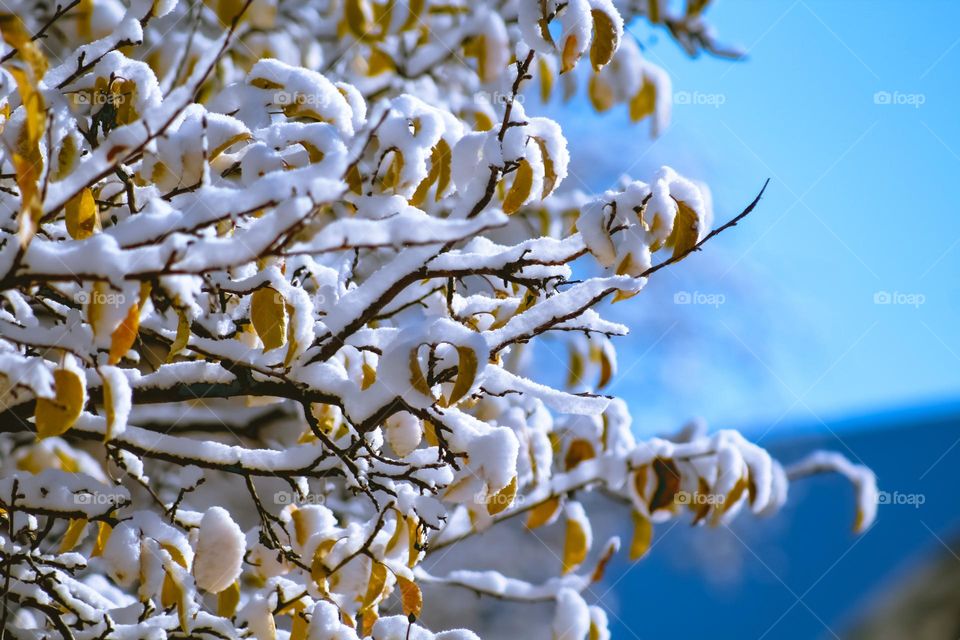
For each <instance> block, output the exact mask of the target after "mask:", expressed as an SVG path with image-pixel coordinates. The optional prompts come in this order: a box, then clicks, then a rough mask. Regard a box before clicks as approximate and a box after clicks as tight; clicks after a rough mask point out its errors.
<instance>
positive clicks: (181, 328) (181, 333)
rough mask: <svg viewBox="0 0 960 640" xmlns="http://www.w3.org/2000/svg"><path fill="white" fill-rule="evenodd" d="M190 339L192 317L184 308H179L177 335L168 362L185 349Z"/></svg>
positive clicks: (168, 355) (171, 346)
mask: <svg viewBox="0 0 960 640" xmlns="http://www.w3.org/2000/svg"><path fill="white" fill-rule="evenodd" d="M189 341H190V318H188V317H187V314H186V312H185V311H184V310H183V309H177V335H176V337H175V338H174V339H173V344H172V345H170V352H169V353H168V354H167V362H172V361H173V359H174V357H176V355H177V354H178V353H180V352H181V351H183V350H184V348H185V347H186V346H187V343H188V342H189Z"/></svg>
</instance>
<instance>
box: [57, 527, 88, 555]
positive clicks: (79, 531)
mask: <svg viewBox="0 0 960 640" xmlns="http://www.w3.org/2000/svg"><path fill="white" fill-rule="evenodd" d="M86 530H87V520H86V518H76V519H73V520H70V524H69V525H67V530H66V531H65V532H64V534H63V540H61V541H60V553H67V552H68V551H70V550H71V549H73V548H74V547H75V546H77V543H78V542H80V538H82V537H83V532H84V531H86Z"/></svg>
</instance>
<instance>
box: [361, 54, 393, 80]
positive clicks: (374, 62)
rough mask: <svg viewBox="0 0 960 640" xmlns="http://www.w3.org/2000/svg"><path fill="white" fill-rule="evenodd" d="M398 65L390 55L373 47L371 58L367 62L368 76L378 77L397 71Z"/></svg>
mask: <svg viewBox="0 0 960 640" xmlns="http://www.w3.org/2000/svg"><path fill="white" fill-rule="evenodd" d="M396 68H397V63H395V62H394V61H393V58H391V57H390V54H388V53H386V52H385V51H384V50H383V49H381V48H379V47H373V49H372V50H371V51H370V57H369V59H368V60H367V75H368V76H371V77H372V76H378V75H380V74H382V73H386V72H388V71H395V70H396Z"/></svg>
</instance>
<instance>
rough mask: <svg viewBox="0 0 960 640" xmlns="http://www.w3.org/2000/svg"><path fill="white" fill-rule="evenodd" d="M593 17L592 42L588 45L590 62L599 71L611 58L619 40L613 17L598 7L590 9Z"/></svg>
mask: <svg viewBox="0 0 960 640" xmlns="http://www.w3.org/2000/svg"><path fill="white" fill-rule="evenodd" d="M590 15H591V16H592V17H593V43H592V44H591V45H590V64H592V65H593V70H594V71H599V70H600V69H601V68H603V66H604V65H606V64H607V63H608V62H610V60H611V59H613V54H614V52H616V50H617V47H618V46H619V45H620V41H619V39H618V38H617V29H616V25H615V24H614V21H613V18H611V17H610V16H608V15H607V14H606V13H604V12H603V11H600V10H599V9H593V10H592V11H590Z"/></svg>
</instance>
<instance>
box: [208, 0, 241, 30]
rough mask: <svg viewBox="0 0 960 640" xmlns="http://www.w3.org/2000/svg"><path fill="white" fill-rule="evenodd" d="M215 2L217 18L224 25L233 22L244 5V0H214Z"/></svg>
mask: <svg viewBox="0 0 960 640" xmlns="http://www.w3.org/2000/svg"><path fill="white" fill-rule="evenodd" d="M213 3H214V4H215V6H216V14H217V18H219V19H220V22H222V23H223V24H224V25H229V24H233V21H234V19H235V18H236V17H237V16H238V15H240V11H241V10H242V9H243V6H244V0H213Z"/></svg>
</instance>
